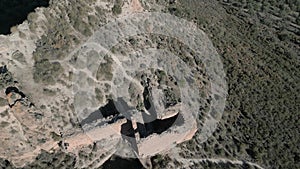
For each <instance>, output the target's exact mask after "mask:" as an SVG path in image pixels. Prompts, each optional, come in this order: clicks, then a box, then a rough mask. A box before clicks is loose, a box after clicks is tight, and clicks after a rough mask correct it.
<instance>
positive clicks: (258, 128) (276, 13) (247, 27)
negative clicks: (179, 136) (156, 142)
mask: <svg viewBox="0 0 300 169" xmlns="http://www.w3.org/2000/svg"><path fill="white" fill-rule="evenodd" d="M288 2H289V1H288ZM297 3H298V2H296V3H293V2H290V3H286V2H284V1H276V2H275V1H268V2H267V3H266V2H264V3H261V2H258V1H253V2H252V1H251V3H249V2H248V3H247V2H246V1H241V2H239V1H227V2H226V3H225V1H219V2H216V1H214V2H205V3H203V2H199V1H197V0H180V1H179V3H177V5H176V4H169V5H168V6H169V7H168V11H169V12H171V13H173V14H175V15H177V16H181V17H184V18H186V19H189V20H193V21H195V22H196V23H197V24H198V25H199V27H200V28H202V29H204V31H205V32H206V33H208V34H209V35H210V36H211V39H212V41H213V43H214V45H215V47H217V49H218V52H219V54H220V55H221V56H222V58H223V62H224V67H225V71H226V73H227V83H228V86H229V95H228V98H227V100H228V101H227V104H226V105H227V106H226V110H225V112H224V116H223V119H222V121H221V122H220V124H219V127H218V129H217V131H216V132H215V133H214V137H212V138H210V139H209V140H208V141H207V142H206V143H204V144H202V145H201V144H198V142H197V138H195V139H194V140H193V141H190V142H189V143H187V144H185V143H184V144H182V147H183V149H186V152H185V153H182V156H184V157H186V158H213V157H227V158H232V159H240V160H245V161H251V162H255V163H257V164H259V165H260V166H262V167H265V168H299V167H300V162H299V161H300V160H299V156H300V148H299V142H300V138H299V136H298V134H297V133H298V132H299V128H298V127H299V124H300V122H299V115H300V111H299V105H300V99H299V92H300V87H299V86H300V85H299V82H300V74H299V68H300V64H299V54H300V52H299V42H300V37H299V32H300V30H299V19H298V18H299V4H297ZM295 5H296V6H295ZM280 8H284V9H285V12H284V13H282V11H280ZM271 16H273V17H271ZM211 165H212V164H210V165H209V166H210V167H211ZM215 165H216V164H215ZM209 166H207V167H205V168H209ZM203 167H204V166H203ZM214 167H216V166H214ZM225 168H231V167H230V166H229V167H226V166H225Z"/></svg>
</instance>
